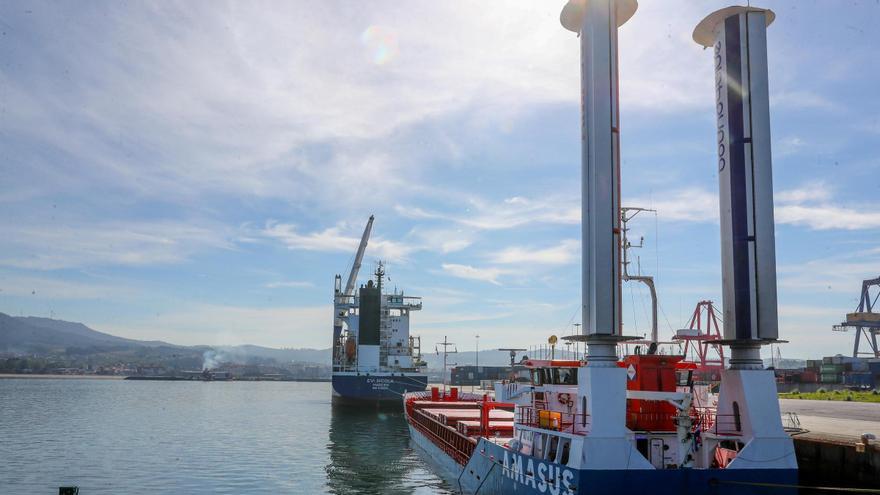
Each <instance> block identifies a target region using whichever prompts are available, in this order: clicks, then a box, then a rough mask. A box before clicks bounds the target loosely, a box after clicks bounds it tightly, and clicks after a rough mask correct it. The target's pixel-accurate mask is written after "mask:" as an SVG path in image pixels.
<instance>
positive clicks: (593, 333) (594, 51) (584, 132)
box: [560, 0, 638, 365]
mask: <svg viewBox="0 0 880 495" xmlns="http://www.w3.org/2000/svg"><path fill="white" fill-rule="evenodd" d="M637 8H638V2H636V0H590V1H587V0H569V2H568V4H566V5H565V7H564V8H563V9H562V14H561V15H560V22H561V23H562V25H563V27H565V28H566V29H568V30H569V31H573V32H575V33H578V35H579V36H580V43H581V117H582V122H581V146H582V151H581V196H582V199H581V229H582V236H583V243H582V247H581V249H582V270H583V273H582V277H583V278H582V284H583V286H582V297H583V300H582V301H583V302H582V306H583V307H582V310H583V327H582V328H583V333H584V338H585V339H586V340H587V342H588V346H587V348H588V351H587V352H588V356H589V361H590V363H591V364H593V365H598V364H601V363H603V362H604V363H611V362H613V361H616V359H617V356H616V349H615V346H616V343H617V341H619V340H620V339H621V338H622V337H621V327H620V315H621V311H620V161H619V158H620V149H619V146H620V142H619V132H620V127H619V112H618V88H617V28H618V27H620V26H621V25H623V23H625V22H626V21H627V20H629V18H630V17H632V15H633V14H634V13H635V11H636V9H637Z"/></svg>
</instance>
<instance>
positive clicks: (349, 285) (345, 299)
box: [333, 215, 374, 343]
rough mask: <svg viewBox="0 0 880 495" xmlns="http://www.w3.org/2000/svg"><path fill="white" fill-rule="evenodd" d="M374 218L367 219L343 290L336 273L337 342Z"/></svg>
mask: <svg viewBox="0 0 880 495" xmlns="http://www.w3.org/2000/svg"><path fill="white" fill-rule="evenodd" d="M373 218H374V215H370V219H369V220H367V226H366V227H364V234H363V235H362V236H361V243H360V245H358V249H357V253H356V254H355V256H354V263H352V265H351V272H349V274H348V281H347V282H346V283H345V290H344V291H343V290H342V277H341V276H340V275H336V280H335V284H334V285H335V286H334V296H335V297H334V298H333V299H334V300H333V305H334V306H335V311H334V314H335V315H336V320H335V321H334V322H333V342H334V343H335V342H336V341H337V340H339V336H340V334H341V333H342V316H343V314H340V312H342V311H348V309H347V308H343V307H341V306H344V305H346V304H349V305H350V304H352V303H353V302H354V300H353V299H354V285H355V283H356V282H357V276H358V272H359V271H360V269H361V263H362V262H363V261H364V251H366V250H367V242H369V240H370V232H372V230H373Z"/></svg>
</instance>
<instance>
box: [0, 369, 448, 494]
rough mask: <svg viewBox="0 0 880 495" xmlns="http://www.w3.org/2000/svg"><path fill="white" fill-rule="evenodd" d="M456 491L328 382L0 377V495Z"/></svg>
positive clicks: (399, 421)
mask: <svg viewBox="0 0 880 495" xmlns="http://www.w3.org/2000/svg"><path fill="white" fill-rule="evenodd" d="M62 485H77V486H79V487H80V493H81V494H82V495H92V494H111V493H112V494H118V493H136V492H137V493H150V494H154V493H211V494H217V493H236V494H237V493H339V494H347V493H401V494H404V493H432V494H433V493H451V492H450V488H449V486H450V485H449V484H447V483H446V482H444V481H443V480H442V479H441V478H439V477H438V476H437V475H435V474H434V472H433V471H432V470H431V468H430V467H429V466H427V465H426V464H425V463H424V461H423V460H422V459H421V458H420V457H419V455H418V454H417V453H416V452H414V451H413V449H412V447H411V446H410V443H409V435H408V432H407V428H406V424H405V422H404V419H403V413H402V412H397V411H384V412H379V411H376V410H374V409H372V408H369V407H368V408H351V407H338V406H332V405H331V403H330V384H329V383H295V382H283V383H272V382H253V383H235V382H229V383H217V382H215V383H203V382H196V383H190V382H147V381H122V380H51V379H48V380H37V379H34V380H30V379H26V380H2V379H0V493H16V494H18V493H22V494H29V493H46V494H50V493H51V494H55V493H58V486H62Z"/></svg>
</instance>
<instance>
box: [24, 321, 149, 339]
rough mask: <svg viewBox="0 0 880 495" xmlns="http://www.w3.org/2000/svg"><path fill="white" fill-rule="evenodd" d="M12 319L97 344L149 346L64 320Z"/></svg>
mask: <svg viewBox="0 0 880 495" xmlns="http://www.w3.org/2000/svg"><path fill="white" fill-rule="evenodd" d="M12 318H15V319H16V320H18V321H20V322H22V323H24V324H26V325H29V326H31V327H36V328H43V329H47V330H51V331H55V332H63V333H64V334H65V335H67V336H76V337H82V338H84V339H89V340H92V341H95V342H102V343H106V344H135V345H147V343H146V342H141V341H138V340H132V339H126V338H123V337H117V336H115V335H110V334H109V333H104V332H99V331H97V330H92V329H91V328H89V327H87V326H85V325H83V324H82V323H76V322H72V321H64V320H53V319H51V318H40V317H38V316H17V317H16V316H13V317H12Z"/></svg>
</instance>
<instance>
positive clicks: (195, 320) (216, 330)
mask: <svg viewBox="0 0 880 495" xmlns="http://www.w3.org/2000/svg"><path fill="white" fill-rule="evenodd" d="M332 314H333V308H332V306H330V305H329V304H328V305H321V306H306V307H294V308H285V307H263V308H260V307H245V306H223V305H212V304H193V305H188V306H187V308H186V310H180V311H172V312H167V313H159V314H157V315H155V316H153V317H151V318H149V319H142V320H132V319H126V321H125V322H117V321H112V320H105V321H98V322H95V328H101V330H102V331H110V332H111V333H113V334H114V335H119V336H121V337H127V338H135V339H143V340H164V341H167V342H171V343H173V344H181V345H196V344H204V345H239V344H255V345H264V346H267V347H276V348H277V347H314V348H326V347H329V340H328V335H329V333H328V332H329V326H328V325H329V323H328V322H329V321H330V320H329V319H328V318H331V316H332Z"/></svg>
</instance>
